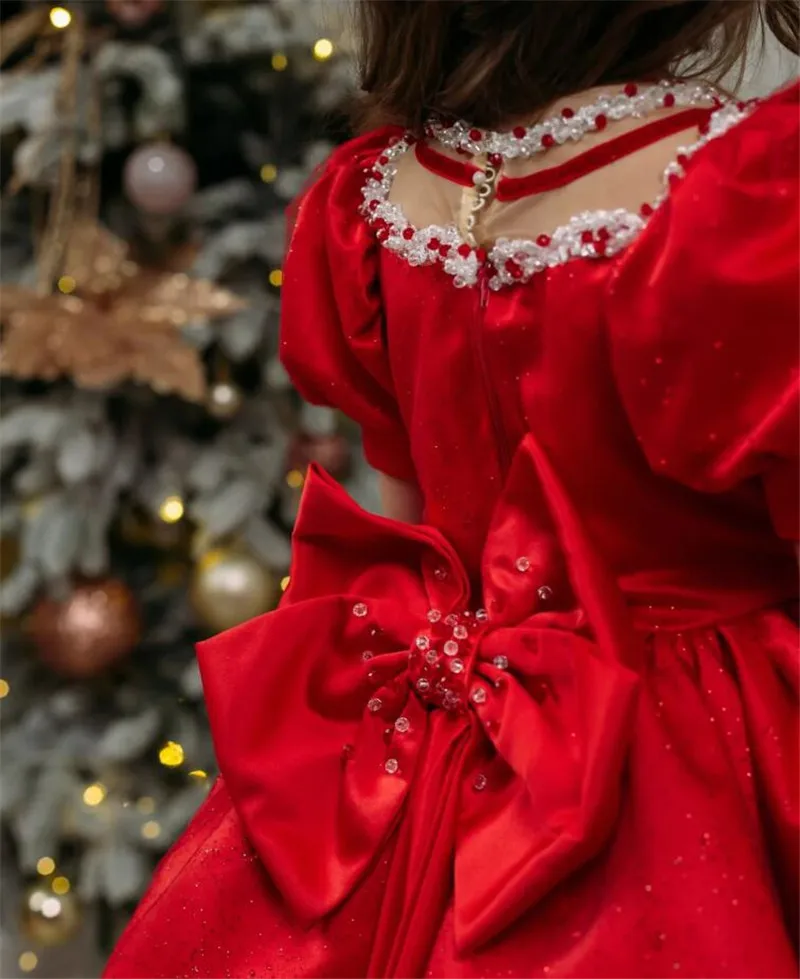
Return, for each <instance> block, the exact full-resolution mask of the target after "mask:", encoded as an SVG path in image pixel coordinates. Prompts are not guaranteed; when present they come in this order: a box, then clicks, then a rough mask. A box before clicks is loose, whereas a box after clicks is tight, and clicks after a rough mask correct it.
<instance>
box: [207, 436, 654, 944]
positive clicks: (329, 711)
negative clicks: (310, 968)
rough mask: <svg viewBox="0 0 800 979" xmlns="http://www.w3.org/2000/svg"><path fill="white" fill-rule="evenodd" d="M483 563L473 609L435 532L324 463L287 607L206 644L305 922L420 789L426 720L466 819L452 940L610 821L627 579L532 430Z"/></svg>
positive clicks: (283, 880)
mask: <svg viewBox="0 0 800 979" xmlns="http://www.w3.org/2000/svg"><path fill="white" fill-rule="evenodd" d="M482 571H483V591H484V603H485V605H486V609H487V613H486V615H485V616H484V614H483V613H479V614H477V613H476V611H474V610H473V611H471V612H470V611H469V608H468V605H469V585H468V581H467V575H466V573H465V571H464V569H463V567H462V565H461V563H460V561H459V559H458V557H457V555H456V553H455V552H454V550H453V549H452V547H451V546H450V545H449V544H448V542H447V541H446V540H445V539H444V538H443V537H442V536H441V534H439V533H438V532H437V531H436V530H434V529H433V528H431V527H427V526H409V525H405V524H399V523H397V522H394V521H391V520H387V519H385V518H382V517H378V516H373V515H370V514H367V513H366V512H364V511H363V510H361V509H360V508H359V507H358V506H357V505H356V504H355V503H353V502H352V501H351V500H350V498H349V497H348V496H347V495H346V494H345V493H344V491H343V490H342V489H341V488H340V487H339V486H338V485H337V484H336V483H334V482H333V481H332V480H331V479H330V478H329V477H328V476H326V475H325V474H324V473H323V472H321V471H319V470H317V469H315V468H313V467H312V469H311V471H310V472H309V476H308V480H307V483H306V488H305V492H304V495H303V501H302V504H301V509H300V514H299V518H298V521H297V526H296V529H295V535H294V559H293V569H292V580H291V587H290V589H289V590H288V592H287V593H286V595H285V596H284V601H283V603H282V605H281V607H280V608H279V609H278V610H277V611H275V612H272V613H269V614H268V615H265V616H262V617H260V618H259V619H255V620H253V621H251V622H248V623H245V624H244V625H242V626H239V627H238V628H236V629H233V630H231V631H229V632H227V633H225V634H223V635H221V636H217V637H216V638H214V639H212V640H209V641H208V642H206V643H203V644H202V645H201V647H200V650H199V655H200V665H201V670H202V673H203V680H204V685H205V690H206V697H207V702H208V708H209V714H210V718H211V723H212V729H213V731H214V735H215V742H216V748H217V754H218V759H219V763H220V768H221V770H222V773H223V775H224V777H225V779H226V782H227V785H228V788H229V791H230V793H231V796H232V798H233V799H234V801H235V804H236V807H237V810H238V812H239V814H240V817H241V818H242V820H243V822H244V824H245V828H246V831H247V833H248V836H249V838H250V840H251V842H252V843H253V845H254V846H255V848H256V850H257V852H258V854H259V857H260V859H261V860H262V861H263V863H264V865H265V866H266V868H267V870H268V872H269V874H270V876H271V877H272V879H273V881H274V882H275V884H276V886H277V887H278V889H279V890H280V892H281V894H282V895H283V897H284V899H285V900H286V901H287V903H288V904H289V906H290V907H291V908H292V910H293V911H294V912H295V913H296V914H297V915H298V916H300V918H301V919H302V920H303V921H307V922H310V921H313V920H317V919H319V918H321V917H322V916H324V915H326V914H328V913H329V912H331V911H333V910H334V909H335V908H336V907H337V906H338V905H339V904H340V903H341V902H342V901H343V900H344V899H345V898H346V897H347V896H348V894H349V893H350V892H351V891H352V889H353V888H354V887H355V886H356V885H357V883H358V882H359V879H360V878H361V877H362V876H363V875H364V874H365V872H366V871H367V870H368V869H369V868H370V866H371V865H372V864H373V862H374V860H375V858H376V856H377V855H378V853H379V852H380V850H381V848H382V846H383V845H384V844H385V843H386V841H387V840H388V838H389V837H390V836H391V834H392V832H393V831H394V830H395V829H396V828H397V826H398V825H399V820H400V816H401V814H402V812H403V809H404V807H405V806H407V805H412V806H413V805H414V792H415V785H414V782H415V769H416V768H417V765H418V762H419V759H420V758H421V757H422V755H423V753H425V752H426V751H427V752H430V750H431V745H430V740H431V739H433V738H439V739H449V741H450V742H452V745H453V746H455V745H457V746H458V750H453V751H452V752H450V755H449V757H450V758H452V759H453V761H452V765H454V766H456V768H457V771H455V772H448V778H447V781H448V784H449V785H450V786H451V788H447V787H445V786H444V785H443V786H442V792H443V793H444V792H450V793H451V794H452V795H453V806H452V807H451V808H452V810H453V811H454V812H455V819H454V820H453V819H451V818H449V817H448V818H447V819H446V820H443V826H442V827H440V828H439V830H437V829H436V828H435V827H434V828H433V831H434V832H438V831H441V832H447V831H449V830H448V826H450V825H453V827H454V828H453V829H452V831H451V832H452V836H453V839H452V848H453V852H452V858H451V861H450V866H449V868H448V874H450V873H453V872H454V875H455V876H454V897H453V900H454V910H455V929H456V940H457V942H458V944H459V947H460V948H468V947H474V946H475V945H477V944H480V943H482V942H484V941H486V940H488V939H489V938H491V937H492V936H494V935H495V934H497V933H498V932H499V931H500V930H501V929H503V928H504V927H505V926H506V925H508V924H509V923H510V922H512V921H513V920H514V919H515V918H516V917H518V916H519V915H520V914H521V913H522V912H523V911H524V910H526V909H527V908H529V907H530V906H531V905H532V904H533V903H534V902H535V901H536V900H538V899H539V898H540V897H541V896H542V895H544V894H545V893H546V892H548V891H549V890H550V889H552V888H553V887H554V886H555V885H556V884H558V883H559V882H560V881H561V880H563V879H564V878H565V877H566V876H567V875H568V874H570V873H571V872H573V871H574V870H575V869H576V868H577V867H579V866H580V865H581V864H583V863H584V862H585V861H587V860H588V859H589V858H590V857H592V856H593V855H595V854H596V853H597V852H598V850H599V849H600V847H601V846H602V844H603V843H604V842H605V840H606V839H607V837H608V834H609V832H610V830H611V828H612V826H613V823H614V819H615V816H616V812H617V807H618V794H619V784H620V778H621V773H622V768H623V765H624V760H625V755H626V750H627V746H628V741H629V731H630V724H631V719H632V707H633V701H634V694H635V687H636V682H637V681H636V672H635V669H634V668H632V667H635V664H633V663H632V662H631V656H632V655H633V653H632V650H633V646H632V643H631V638H630V634H629V632H628V626H627V615H626V612H625V609H624V606H623V603H622V601H621V598H620V596H619V594H618V592H617V589H616V587H615V585H614V582H613V581H612V580H611V579H610V578H609V576H608V575H607V574H606V572H605V571H604V569H603V568H602V566H601V565H600V563H599V562H598V561H597V560H596V559H595V558H594V557H593V556H592V550H591V547H590V545H589V542H588V541H587V540H586V539H585V537H584V535H583V533H582V531H581V528H580V524H579V522H578V521H577V520H576V519H575V515H574V513H573V512H572V510H571V508H570V507H569V504H568V501H567V499H566V496H565V494H564V493H563V491H562V489H561V487H560V486H559V485H558V483H557V481H556V479H555V477H554V475H553V473H552V472H551V470H550V469H549V467H548V465H547V462H546V459H545V458H544V457H543V455H542V453H541V452H540V451H539V449H538V447H537V445H536V443H535V442H534V440H533V439H532V437H530V436H529V437H528V438H527V439H526V441H525V442H524V443H523V445H522V447H521V448H520V450H519V452H518V453H517V456H516V458H515V461H514V464H513V466H512V470H511V472H510V474H509V478H508V482H507V485H506V488H505V490H504V493H503V495H502V498H501V500H500V502H499V504H498V506H497V510H496V514H495V517H494V520H493V522H492V526H491V528H490V532H489V535H488V539H487V544H486V548H485V552H484V560H483V568H482ZM467 612H469V614H465V613H467ZM436 712H439V720H438V721H437V722H436V723H434V722H433V718H434V714H435V713H436ZM445 715H447V717H448V718H449V721H448V722H447V723H440V721H442V720H443V719H444V716H445ZM439 749H440V754H441V755H444V754H446V753H447V750H448V749H447V746H439ZM437 750H438V749H437ZM448 764H450V763H448ZM425 792H426V793H427V794H430V786H427V787H426V788H425ZM444 822H446V823H447V824H448V826H444ZM431 872H433V870H432V871H431Z"/></svg>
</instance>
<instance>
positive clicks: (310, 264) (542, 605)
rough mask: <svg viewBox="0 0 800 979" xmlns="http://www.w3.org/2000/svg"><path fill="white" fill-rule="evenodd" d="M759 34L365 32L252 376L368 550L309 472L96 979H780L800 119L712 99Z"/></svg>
mask: <svg viewBox="0 0 800 979" xmlns="http://www.w3.org/2000/svg"><path fill="white" fill-rule="evenodd" d="M761 14H763V15H764V16H765V17H766V21H767V23H768V25H770V27H771V28H772V29H774V30H775V32H776V33H777V34H778V36H779V37H780V38H781V39H783V40H784V41H786V42H787V43H790V44H792V45H793V46H796V37H795V36H793V35H792V30H793V29H796V24H797V14H796V8H795V7H794V6H792V5H791V4H785V3H783V2H779V0H774V2H770V3H766V4H763V5H759V4H756V3H742V2H739V0H734V2H727V0H711V2H697V0H695V2H682V0H628V2H625V3H617V2H598V0H575V2H566V0H559V2H558V3H556V2H550V3H543V2H539V3H523V2H518V0H513V2H506V0H472V2H459V0H447V2H441V3H440V2H432V0H428V2H424V3H423V2H419V0H416V2H394V0H374V2H368V0H362V2H361V3H360V4H359V5H358V16H359V19H360V22H361V28H362V38H363V44H364V63H363V73H362V84H363V88H364V92H365V96H364V101H363V103H362V112H363V114H364V118H365V120H366V127H367V129H366V133H365V135H363V136H361V137H359V138H358V139H356V140H354V141H353V142H351V143H349V144H347V145H346V146H344V147H342V148H341V149H340V150H339V151H338V152H336V153H335V154H334V155H333V157H332V158H331V160H330V162H329V164H328V165H327V167H326V169H325V171H324V172H323V174H322V175H321V177H320V178H319V180H318V181H317V182H316V183H315V185H314V186H313V187H312V188H311V190H310V191H309V192H308V194H307V195H306V197H305V199H304V200H303V202H302V204H301V206H300V208H299V212H298V216H297V223H296V227H295V229H294V235H293V238H292V244H291V248H290V252H289V255H288V258H287V262H286V268H285V299H284V320H283V332H282V341H281V343H282V354H283V360H284V363H285V365H286V367H287V369H288V370H289V372H290V374H291V375H292V377H293V378H294V379H295V382H296V384H297V387H298V388H299V390H300V391H301V392H302V394H303V395H304V396H305V397H306V398H308V399H309V400H311V401H314V402H319V403H324V404H329V405H335V406H337V407H339V408H341V409H342V410H343V411H345V412H347V414H349V415H350V416H352V417H353V418H355V419H356V420H358V421H359V422H360V423H361V425H362V427H363V433H364V445H365V451H366V454H367V457H368V459H369V460H370V461H371V463H372V464H373V465H374V466H375V468H376V469H377V470H378V471H379V472H380V473H381V474H382V476H381V481H382V486H383V492H384V497H385V511H386V516H384V517H377V516H372V515H369V514H367V513H365V512H363V511H362V510H360V509H359V508H358V507H357V506H356V505H355V504H354V503H353V502H351V501H350V500H349V499H348V498H347V496H346V495H345V494H344V492H343V491H342V490H341V489H340V488H339V487H338V486H337V485H336V484H335V483H334V482H333V481H332V480H331V479H330V478H329V477H328V476H326V475H325V473H323V472H321V471H320V470H318V469H314V468H312V470H311V472H310V473H309V476H308V481H307V484H306V489H305V493H304V497H303V502H302V505H301V509H300V514H299V518H298V521H297V528H296V532H295V537H294V557H293V569H292V578H291V586H290V588H289V590H288V592H287V593H286V595H285V598H284V600H283V602H282V604H281V607H280V609H279V610H278V611H276V612H273V613H271V614H269V615H266V616H263V617H261V618H260V619H257V620H255V621H253V622H249V623H247V624H245V625H243V626H240V627H239V628H237V629H234V630H232V631H231V632H228V633H226V634H224V635H222V636H218V637H217V638H216V639H213V640H211V641H209V642H207V643H205V644H204V645H203V646H202V647H201V649H200V663H201V668H202V671H203V676H204V682H205V687H206V694H207V700H208V707H209V712H210V718H211V724H212V729H213V732H214V736H215V739H216V748H217V752H218V757H219V763H220V768H221V771H222V777H221V779H220V780H219V781H218V783H217V785H216V787H215V788H214V790H213V792H212V794H211V796H210V798H209V800H208V801H207V803H206V804H205V805H204V807H203V808H202V810H201V811H200V813H199V814H198V815H197V817H196V818H195V820H194V821H193V823H192V824H191V826H190V827H189V829H188V831H187V832H186V835H185V836H184V837H183V839H182V840H181V841H180V842H179V843H178V845H177V846H176V847H175V848H174V849H173V850H172V852H171V853H170V854H169V855H168V856H167V858H166V859H165V860H164V862H163V863H162V865H161V867H160V868H159V870H158V873H157V874H156V877H155V880H154V882H153V885H152V887H151V889H150V891H149V893H148V895H147V896H146V897H145V899H144V901H143V902H142V905H141V907H140V908H139V911H138V913H137V915H136V916H135V918H134V920H133V922H132V924H131V925H130V927H129V929H128V931H127V932H126V934H125V935H124V937H123V938H122V940H121V942H120V944H119V946H118V948H117V950H116V952H115V954H114V956H113V957H112V959H111V962H110V964H109V966H108V969H107V972H106V975H107V976H109V977H128V979H130V977H133V976H143V977H152V976H166V977H177V976H208V977H211V976H235V977H246V976H247V977H263V976H270V977H282V976H439V977H447V976H475V977H478V976H503V977H506V976H547V977H550V979H555V977H557V976H572V977H576V976H583V977H587V976H592V977H594V976H630V977H637V976H697V977H712V976H731V977H742V976H748V977H749V976H763V977H767V976H769V977H776V976H795V975H796V974H797V968H798V966H797V958H796V949H797V945H796V943H797V928H796V926H797V920H798V906H797V893H798V892H797V870H798V849H797V844H798V791H797V781H798V753H797V713H796V711H797V653H798V637H797V630H796V626H795V621H794V620H793V618H792V617H791V615H790V614H789V613H790V604H791V602H792V600H794V599H796V597H797V581H796V570H797V568H796V562H795V555H794V551H793V547H792V543H791V542H792V541H794V540H796V538H797V527H798V520H797V517H798V479H797V476H798V460H797V455H798V432H797V421H798V382H797V361H798V350H797V346H798V316H799V313H800V311H799V310H798V296H800V283H798V229H797V223H798V145H800V144H799V143H798V89H797V87H794V88H792V89H790V90H788V91H784V92H782V93H781V94H778V95H775V96H773V97H772V98H770V99H768V100H766V101H765V102H763V103H761V104H747V105H745V104H740V103H737V102H735V101H733V100H732V99H731V98H730V97H729V96H728V95H726V94H725V93H724V92H723V91H722V90H721V89H719V88H716V87H715V86H714V84H713V83H712V82H710V81H708V79H709V78H714V77H718V75H719V73H720V72H721V71H723V70H725V69H727V68H728V67H729V66H730V65H731V64H732V63H733V62H734V61H735V60H736V59H737V58H738V56H739V55H740V54H741V52H742V48H743V45H744V43H745V41H746V39H747V37H748V35H749V33H750V31H751V29H752V27H753V26H754V22H755V20H756V18H757V17H759V15H761ZM676 66H681V70H682V72H683V74H682V75H678V74H676V72H677V71H678V69H677V68H676ZM688 74H691V76H692V77H691V80H687V75H688ZM701 79H702V80H701Z"/></svg>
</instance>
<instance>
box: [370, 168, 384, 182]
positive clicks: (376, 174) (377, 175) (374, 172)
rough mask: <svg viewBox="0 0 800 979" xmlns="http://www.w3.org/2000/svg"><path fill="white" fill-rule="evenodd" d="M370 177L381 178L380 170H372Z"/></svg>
mask: <svg viewBox="0 0 800 979" xmlns="http://www.w3.org/2000/svg"><path fill="white" fill-rule="evenodd" d="M372 178H373V180H383V174H382V173H381V172H380V170H373V171H372Z"/></svg>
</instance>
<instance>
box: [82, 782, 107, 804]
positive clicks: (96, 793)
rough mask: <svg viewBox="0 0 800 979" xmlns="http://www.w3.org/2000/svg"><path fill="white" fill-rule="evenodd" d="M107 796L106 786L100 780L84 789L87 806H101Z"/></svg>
mask: <svg viewBox="0 0 800 979" xmlns="http://www.w3.org/2000/svg"><path fill="white" fill-rule="evenodd" d="M105 797H106V787H105V786H104V785H100V783H99V782H98V783H96V784H95V785H87V786H86V788H85V789H84V790H83V801H84V802H85V803H86V805H87V806H99V805H100V803H101V802H102V801H103V799H105Z"/></svg>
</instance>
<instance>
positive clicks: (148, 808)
mask: <svg viewBox="0 0 800 979" xmlns="http://www.w3.org/2000/svg"><path fill="white" fill-rule="evenodd" d="M136 808H137V809H138V810H139V812H140V813H142V815H144V816H149V815H150V814H151V813H153V812H155V811H156V800H155V799H153V798H151V797H150V796H149V795H143V796H142V797H141V799H138V800H137V802H136Z"/></svg>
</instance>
